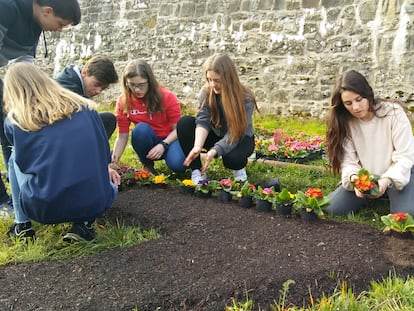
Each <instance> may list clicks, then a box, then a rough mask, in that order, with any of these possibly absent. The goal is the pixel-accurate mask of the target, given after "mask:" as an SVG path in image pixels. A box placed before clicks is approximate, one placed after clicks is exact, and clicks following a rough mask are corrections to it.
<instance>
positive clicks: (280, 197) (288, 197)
mask: <svg viewBox="0 0 414 311" xmlns="http://www.w3.org/2000/svg"><path fill="white" fill-rule="evenodd" d="M274 201H275V203H277V204H284V205H287V204H292V203H293V202H294V201H295V195H294V194H293V193H291V192H289V190H287V188H283V189H282V191H280V192H279V193H276V194H275V199H274Z"/></svg>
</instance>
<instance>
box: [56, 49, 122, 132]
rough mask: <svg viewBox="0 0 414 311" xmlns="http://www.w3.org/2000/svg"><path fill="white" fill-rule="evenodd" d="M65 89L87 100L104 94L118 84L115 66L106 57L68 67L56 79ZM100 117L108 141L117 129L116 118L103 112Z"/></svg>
mask: <svg viewBox="0 0 414 311" xmlns="http://www.w3.org/2000/svg"><path fill="white" fill-rule="evenodd" d="M56 81H57V82H59V83H60V85H62V86H63V87H64V88H67V89H69V90H71V91H72V92H75V93H77V94H79V95H82V96H83V97H86V98H92V97H94V96H96V95H99V94H100V93H102V92H103V91H104V90H105V89H107V88H108V87H109V85H110V84H112V83H116V82H118V75H117V73H116V71H115V67H114V64H113V63H112V62H111V61H110V60H109V59H108V58H106V57H104V56H95V57H92V58H91V59H89V60H88V61H87V62H86V64H85V66H83V67H80V66H68V67H65V68H64V69H63V70H62V72H61V73H60V74H59V75H58V76H57V77H56ZM99 116H100V118H101V120H102V122H103V124H104V127H105V131H106V135H107V136H108V139H109V138H110V137H111V135H112V133H113V132H114V131H115V128H116V117H115V115H114V114H113V113H111V112H101V113H99Z"/></svg>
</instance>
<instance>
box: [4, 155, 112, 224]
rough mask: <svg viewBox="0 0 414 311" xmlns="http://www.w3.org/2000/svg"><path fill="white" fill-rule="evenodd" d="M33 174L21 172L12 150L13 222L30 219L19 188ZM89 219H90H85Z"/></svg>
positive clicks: (10, 178)
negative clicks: (25, 210) (24, 209)
mask: <svg viewBox="0 0 414 311" xmlns="http://www.w3.org/2000/svg"><path fill="white" fill-rule="evenodd" d="M32 176H33V175H32V174H25V173H22V171H21V170H20V168H19V166H18V165H17V164H16V162H15V156H14V152H12V154H11V156H10V160H9V181H10V188H11V191H12V198H13V209H14V222H15V223H24V222H28V221H30V220H31V219H30V218H29V217H27V216H26V215H25V214H24V212H23V210H22V206H21V204H20V200H19V197H20V189H21V187H22V185H24V183H26V182H27V180H28V179H30V178H31V177H32ZM111 186H112V188H113V189H114V191H115V193H117V192H118V187H117V186H116V185H115V184H114V183H112V182H111ZM85 220H88V221H91V220H90V219H85Z"/></svg>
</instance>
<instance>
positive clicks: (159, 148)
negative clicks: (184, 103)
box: [147, 124, 177, 160]
mask: <svg viewBox="0 0 414 311" xmlns="http://www.w3.org/2000/svg"><path fill="white" fill-rule="evenodd" d="M172 127H173V130H172V131H171V132H170V134H168V136H167V137H165V138H164V139H163V142H165V143H166V144H167V146H169V145H171V144H172V143H173V142H174V141H176V140H177V129H176V127H177V124H173V126H172ZM167 149H168V147H164V145H163V144H162V143H161V142H160V143H159V144H157V145H155V146H154V147H152V148H151V150H150V151H149V152H148V154H147V158H148V159H150V160H158V159H160V158H161V157H162V156H163V155H164V153H165V152H166V151H167Z"/></svg>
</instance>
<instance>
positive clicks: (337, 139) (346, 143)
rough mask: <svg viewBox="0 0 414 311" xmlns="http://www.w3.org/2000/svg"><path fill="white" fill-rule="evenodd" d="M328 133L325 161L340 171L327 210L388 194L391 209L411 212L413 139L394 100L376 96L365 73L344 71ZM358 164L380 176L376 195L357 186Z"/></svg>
mask: <svg viewBox="0 0 414 311" xmlns="http://www.w3.org/2000/svg"><path fill="white" fill-rule="evenodd" d="M326 137H327V145H328V159H329V164H330V166H331V167H332V170H333V172H334V173H340V172H341V175H342V178H341V179H342V183H341V185H340V186H339V187H338V188H337V189H336V190H335V191H334V192H332V193H330V194H329V199H330V205H329V207H328V208H327V212H328V213H330V214H333V215H346V214H349V213H352V212H356V211H357V210H359V209H360V208H361V207H362V206H364V205H365V203H366V201H367V199H378V198H380V197H382V196H383V195H384V194H385V193H386V194H387V195H388V197H389V200H390V209H391V213H397V212H398V213H410V214H411V215H414V204H413V198H414V138H413V134H412V126H411V123H410V121H409V119H408V117H407V115H406V113H405V112H404V109H403V107H402V106H401V105H400V104H399V103H398V102H396V101H394V100H389V99H380V98H375V97H374V92H373V90H372V88H371V86H370V85H369V83H368V81H367V80H366V78H365V77H364V76H363V75H362V74H361V73H359V72H357V71H355V70H348V71H346V72H344V73H343V74H342V75H341V76H340V78H339V79H338V80H337V83H336V85H335V88H334V91H333V95H332V99H331V107H330V112H329V120H328V129H327V135H326ZM361 169H364V170H367V172H369V173H370V174H372V175H373V176H375V175H377V176H378V181H377V187H378V191H376V193H375V194H374V195H371V194H364V193H363V192H361V188H359V187H357V186H356V185H355V180H356V179H358V173H359V172H360V170H361ZM366 182H367V180H365V181H364V183H366Z"/></svg>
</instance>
